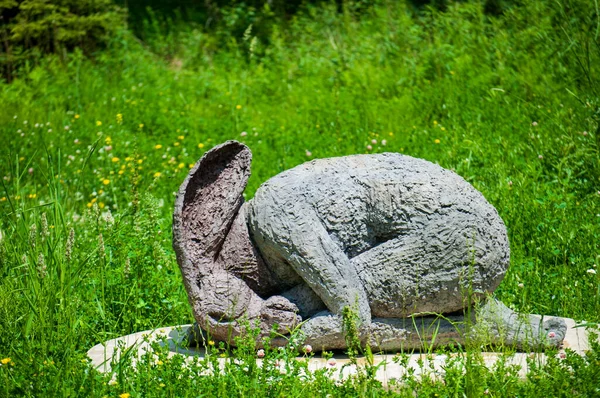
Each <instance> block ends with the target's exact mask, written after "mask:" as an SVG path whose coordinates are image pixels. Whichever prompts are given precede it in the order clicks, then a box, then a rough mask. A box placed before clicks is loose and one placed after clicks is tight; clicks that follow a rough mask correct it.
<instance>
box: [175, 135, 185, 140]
mask: <svg viewBox="0 0 600 398" xmlns="http://www.w3.org/2000/svg"><path fill="white" fill-rule="evenodd" d="M184 138H185V137H184V136H182V135H178V136H177V139H178V140H180V141H183V139H184Z"/></svg>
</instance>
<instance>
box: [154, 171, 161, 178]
mask: <svg viewBox="0 0 600 398" xmlns="http://www.w3.org/2000/svg"><path fill="white" fill-rule="evenodd" d="M161 174H162V173H161V172H160V171H157V172H156V173H154V178H158V177H160V176H161Z"/></svg>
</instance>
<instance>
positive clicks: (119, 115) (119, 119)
mask: <svg viewBox="0 0 600 398" xmlns="http://www.w3.org/2000/svg"><path fill="white" fill-rule="evenodd" d="M117 123H119V124H121V123H123V115H122V114H120V113H117Z"/></svg>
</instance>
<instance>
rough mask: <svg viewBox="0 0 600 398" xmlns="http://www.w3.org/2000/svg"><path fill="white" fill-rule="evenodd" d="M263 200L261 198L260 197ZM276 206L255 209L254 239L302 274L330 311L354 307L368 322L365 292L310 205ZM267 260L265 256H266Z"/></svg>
mask: <svg viewBox="0 0 600 398" xmlns="http://www.w3.org/2000/svg"><path fill="white" fill-rule="evenodd" d="M261 199H262V200H263V201H264V198H261ZM266 202H267V203H274V204H277V206H268V207H267V206H263V207H260V208H259V209H256V208H255V209H254V213H252V214H251V221H250V222H251V223H254V224H260V225H261V227H260V228H253V229H254V231H258V232H255V233H254V235H253V238H254V240H255V241H256V243H257V245H258V246H259V247H260V249H261V253H263V256H264V255H265V252H267V253H268V252H275V253H278V255H280V256H281V257H282V258H283V259H284V260H285V261H286V262H287V263H288V264H289V265H290V266H291V267H292V268H293V269H294V271H295V272H296V273H297V274H298V275H300V276H301V277H302V279H303V280H304V281H305V282H306V284H307V285H308V286H309V287H310V288H311V289H312V290H313V291H314V292H315V293H316V294H317V295H318V296H319V297H320V298H321V300H323V303H325V305H326V306H327V308H329V310H331V311H332V312H333V313H336V314H341V313H342V310H343V308H344V307H346V306H351V307H352V306H355V305H356V306H357V309H358V315H359V317H360V319H361V321H362V322H363V323H365V324H368V323H369V322H370V321H371V310H370V307H369V302H368V300H367V294H366V291H365V289H364V287H363V285H362V282H361V280H360V279H359V277H358V274H357V273H356V270H355V268H354V266H353V265H352V264H351V263H350V260H349V259H348V256H346V254H345V253H344V252H343V251H342V249H341V248H340V247H339V246H338V245H337V244H336V243H335V242H334V241H333V240H332V239H331V237H330V236H329V233H328V232H327V230H326V229H325V227H324V226H323V224H322V223H321V221H320V220H319V219H318V218H317V216H316V215H315V214H314V212H313V211H311V208H310V206H308V205H307V204H306V203H305V202H303V201H299V200H296V201H294V202H293V203H285V204H281V206H280V204H279V203H277V199H271V200H266ZM265 259H266V257H265Z"/></svg>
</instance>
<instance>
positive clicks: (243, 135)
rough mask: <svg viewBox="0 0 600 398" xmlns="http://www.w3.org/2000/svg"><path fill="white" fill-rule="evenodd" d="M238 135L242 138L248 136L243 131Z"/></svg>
mask: <svg viewBox="0 0 600 398" xmlns="http://www.w3.org/2000/svg"><path fill="white" fill-rule="evenodd" d="M240 135H241V136H242V137H245V136H247V135H248V133H247V132H245V131H242V132H241V133H240Z"/></svg>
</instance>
